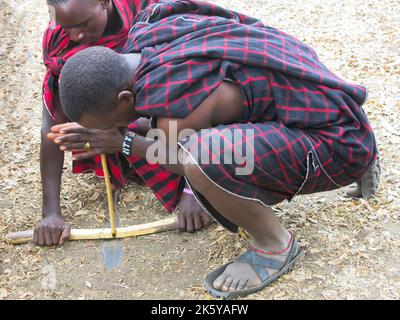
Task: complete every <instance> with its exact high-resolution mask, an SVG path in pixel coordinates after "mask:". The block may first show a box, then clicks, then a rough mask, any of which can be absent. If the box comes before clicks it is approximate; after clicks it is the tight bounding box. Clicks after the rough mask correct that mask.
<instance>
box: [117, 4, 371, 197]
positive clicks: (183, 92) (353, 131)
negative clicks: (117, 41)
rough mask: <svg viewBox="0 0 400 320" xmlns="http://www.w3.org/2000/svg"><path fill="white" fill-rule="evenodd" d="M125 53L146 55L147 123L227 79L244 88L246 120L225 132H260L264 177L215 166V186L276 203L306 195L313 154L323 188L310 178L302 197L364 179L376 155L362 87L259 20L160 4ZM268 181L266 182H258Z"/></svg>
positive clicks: (179, 113) (140, 87)
mask: <svg viewBox="0 0 400 320" xmlns="http://www.w3.org/2000/svg"><path fill="white" fill-rule="evenodd" d="M123 52H124V53H128V52H141V53H142V58H141V63H140V65H139V68H138V70H137V72H136V73H135V75H134V77H133V78H134V79H133V88H134V91H135V93H136V95H137V97H136V110H137V111H138V112H140V113H141V114H143V115H145V116H150V117H177V118H184V117H186V116H187V115H188V114H189V113H190V112H192V111H193V110H194V109H196V108H197V107H198V106H199V105H200V104H201V103H202V102H203V101H204V100H205V99H206V98H207V97H208V96H209V95H210V94H211V93H212V92H213V90H215V89H216V88H217V87H218V86H219V85H220V84H221V82H222V81H224V80H225V79H227V78H229V79H231V80H232V81H234V82H235V83H237V84H238V85H239V86H240V88H241V89H242V92H243V97H244V98H243V108H244V111H243V117H242V119H241V121H240V123H238V124H233V125H231V126H223V127H225V128H227V127H228V128H231V129H232V128H233V127H237V128H245V127H246V128H247V127H249V128H253V129H254V130H255V131H256V149H255V153H256V155H255V162H256V163H255V164H256V167H257V168H259V169H260V170H261V171H260V172H259V173H257V172H256V173H254V174H253V175H252V176H251V177H247V178H243V177H242V178H238V177H234V176H233V175H230V173H228V172H227V171H226V170H225V169H226V168H221V170H219V171H218V170H216V169H215V166H214V167H213V168H210V169H209V170H210V175H213V176H212V179H213V180H214V181H217V182H218V183H219V184H220V185H221V186H223V187H225V188H227V189H228V190H230V191H232V192H237V193H238V194H242V195H244V196H246V197H251V198H259V199H260V198H262V200H265V197H264V196H262V195H260V193H262V192H263V190H264V191H265V189H269V191H270V192H276V193H278V194H279V196H276V197H274V199H270V200H269V201H265V202H266V203H268V204H273V203H276V202H278V200H282V199H285V198H286V199H288V198H291V197H292V196H293V195H294V194H296V193H297V192H298V191H300V190H299V187H300V185H302V184H303V183H304V182H305V181H304V179H305V176H306V175H307V176H308V171H307V157H308V154H309V152H312V156H313V161H314V162H313V164H314V168H313V169H314V172H318V173H317V174H316V175H321V174H323V175H324V176H325V177H326V185H325V186H324V187H321V188H320V187H319V186H318V184H322V183H318V180H315V181H311V182H310V183H309V185H308V186H306V189H307V190H302V192H304V191H307V193H310V192H316V191H322V190H321V189H330V188H334V187H339V186H345V185H348V184H350V183H352V182H354V181H356V180H358V179H359V178H360V177H361V176H362V174H363V173H364V172H365V171H366V170H367V168H368V167H369V166H370V164H371V163H372V161H373V160H374V159H375V158H376V156H377V147H376V142H375V137H374V134H373V132H372V129H371V126H370V124H369V121H368V119H367V116H366V114H365V113H364V111H363V109H362V105H363V104H364V102H365V100H366V96H367V92H366V89H365V88H364V87H362V86H360V85H355V84H351V83H348V82H347V81H345V80H343V79H341V78H339V77H338V76H336V75H335V74H334V73H332V72H331V71H330V70H328V68H327V67H326V66H325V65H324V64H323V63H322V62H321V61H320V60H319V59H318V56H317V54H316V53H315V51H314V50H313V49H312V48H310V47H309V46H308V45H306V44H304V43H303V42H301V41H300V40H298V39H296V38H294V37H292V36H290V35H288V34H286V33H284V32H282V31H280V30H277V29H275V28H272V27H269V26H265V25H264V24H263V23H261V22H260V21H259V20H257V19H254V18H251V17H248V16H245V15H243V14H239V13H235V12H233V11H230V10H226V9H223V8H221V7H218V6H216V5H213V4H210V3H207V2H200V1H190V0H188V1H184V0H177V1H167V0H161V1H158V3H156V4H153V5H152V6H149V7H148V8H146V9H145V10H143V11H142V12H141V13H140V14H138V15H137V16H136V18H135V21H134V26H133V27H132V29H131V32H130V34H129V37H128V41H127V44H126V46H125V48H124V49H123ZM217 129H218V128H217ZM215 134H217V135H218V133H215V132H214V135H215ZM221 135H222V134H221ZM199 139H200V137H199ZM199 144H201V143H199ZM203 169H204V170H205V171H206V172H207V169H206V168H205V167H203ZM318 170H319V171H318ZM258 174H259V179H258V178H257V177H258V176H257V175H258ZM266 174H267V175H271V177H270V179H269V180H268V181H267V182H265V183H264V184H263V183H259V181H261V180H262V179H264V178H265V176H266ZM306 178H307V177H306ZM246 179H247V180H246ZM239 180H240V181H239ZM245 180H246V181H245ZM255 184H258V187H261V188H258V189H257V190H256V189H254V188H253V187H252V186H254V185H255ZM311 184H312V185H313V187H311ZM302 187H304V186H302ZM302 187H300V189H301V188H302ZM256 194H258V195H256ZM263 197H264V198H263Z"/></svg>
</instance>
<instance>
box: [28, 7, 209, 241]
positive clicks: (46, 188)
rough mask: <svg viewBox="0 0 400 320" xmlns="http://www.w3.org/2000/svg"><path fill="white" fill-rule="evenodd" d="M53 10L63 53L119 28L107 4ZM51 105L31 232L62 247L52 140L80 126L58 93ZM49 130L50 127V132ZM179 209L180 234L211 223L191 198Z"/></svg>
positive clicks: (57, 159)
mask: <svg viewBox="0 0 400 320" xmlns="http://www.w3.org/2000/svg"><path fill="white" fill-rule="evenodd" d="M54 10H55V20H56V21H55V22H56V23H57V24H58V25H60V26H61V27H63V28H64V29H65V30H66V31H67V32H69V33H70V36H71V41H70V43H69V45H68V47H67V48H66V50H67V51H68V50H69V49H71V48H73V47H74V46H75V45H76V44H77V43H85V44H90V43H93V42H96V41H98V40H99V38H100V37H102V36H106V35H109V34H113V33H115V32H117V31H118V30H119V29H120V27H121V23H120V19H119V16H118V13H117V12H116V10H115V8H114V5H113V3H112V1H110V0H89V1H81V0H69V1H67V2H66V3H62V4H60V5H56V6H54ZM54 105H55V119H53V118H52V117H51V116H50V115H49V113H48V112H47V109H46V108H45V106H43V112H42V114H43V116H42V127H41V147H40V172H41V178H42V190H43V206H42V217H43V219H42V221H41V222H40V223H39V224H38V225H37V226H36V227H35V230H34V242H35V243H36V244H37V245H40V246H44V245H46V246H52V245H58V244H60V245H61V244H63V243H64V242H65V241H66V240H67V239H68V238H69V236H70V229H71V227H70V225H69V224H67V223H66V222H65V220H64V218H63V216H62V213H61V208H60V190H61V178H62V170H63V164H64V150H60V148H59V147H58V146H57V145H56V144H54V143H53V141H52V140H54V138H55V137H56V136H57V134H58V132H59V130H60V129H61V128H64V127H67V128H69V127H71V126H72V127H80V126H79V125H78V124H77V123H66V122H67V118H66V116H65V115H64V113H63V111H62V109H61V104H60V101H59V96H58V92H55V98H54ZM139 121H140V125H139V126H140V127H141V128H142V129H141V130H142V134H143V135H145V133H146V132H147V127H148V121H147V120H146V119H141V120H139ZM60 124H61V125H60ZM57 125H60V126H57ZM52 127H54V128H53V130H52V129H51V128H52ZM54 134H55V135H54ZM92 135H93V136H95V137H96V138H97V139H100V140H101V141H103V142H104V141H106V139H107V137H108V136H109V134H108V132H101V131H99V130H97V131H94V132H92ZM92 145H95V144H92ZM179 206H180V208H181V210H179V212H178V220H179V226H180V228H181V230H182V231H188V232H194V231H196V230H200V229H201V228H203V227H205V226H207V225H209V224H210V223H211V222H212V220H211V219H210V217H209V216H208V215H207V214H206V213H205V212H204V211H203V210H202V209H201V208H200V207H199V205H198V204H197V202H196V201H195V199H194V197H193V196H189V195H183V196H182V199H181V202H180V203H179ZM199 216H200V217H199Z"/></svg>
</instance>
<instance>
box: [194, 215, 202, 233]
mask: <svg viewBox="0 0 400 320" xmlns="http://www.w3.org/2000/svg"><path fill="white" fill-rule="evenodd" d="M193 220H194V229H195V230H196V231H199V230H201V229H203V221H202V218H201V215H200V214H199V213H196V214H195V215H194V217H193Z"/></svg>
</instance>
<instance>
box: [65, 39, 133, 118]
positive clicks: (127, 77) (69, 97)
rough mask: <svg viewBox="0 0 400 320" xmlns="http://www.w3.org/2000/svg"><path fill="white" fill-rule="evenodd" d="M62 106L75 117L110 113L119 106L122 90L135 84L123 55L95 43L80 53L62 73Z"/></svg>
mask: <svg viewBox="0 0 400 320" xmlns="http://www.w3.org/2000/svg"><path fill="white" fill-rule="evenodd" d="M59 85H60V98H61V106H62V108H63V110H64V113H65V115H66V116H67V117H68V118H69V119H70V120H71V121H79V119H80V118H81V117H82V115H83V114H85V113H88V114H91V115H96V114H106V113H108V112H110V111H112V109H113V108H115V107H116V103H117V97H118V94H119V93H120V92H121V91H123V90H126V89H129V88H130V85H131V71H130V68H129V64H128V62H127V61H126V60H125V59H124V58H123V56H121V55H119V54H118V53H116V52H114V51H113V50H111V49H108V48H104V47H92V48H88V49H85V50H83V51H80V52H78V53H76V54H75V55H74V56H73V57H72V58H70V59H69V60H68V61H67V62H66V64H65V65H64V67H63V68H62V71H61V75H60V83H59Z"/></svg>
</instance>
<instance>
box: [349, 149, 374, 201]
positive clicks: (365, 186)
mask: <svg viewBox="0 0 400 320" xmlns="http://www.w3.org/2000/svg"><path fill="white" fill-rule="evenodd" d="M380 177H381V164H380V160H379V157H378V158H377V159H376V161H375V162H374V163H373V164H372V165H371V167H370V168H369V169H368V170H367V171H366V172H365V174H364V175H363V177H362V178H361V180H360V181H359V182H357V183H356V184H352V185H351V186H349V187H348V188H347V191H346V193H345V196H346V197H348V198H353V199H359V198H363V199H365V200H368V199H370V198H372V197H375V196H376V193H377V192H378V188H379V183H380Z"/></svg>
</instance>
